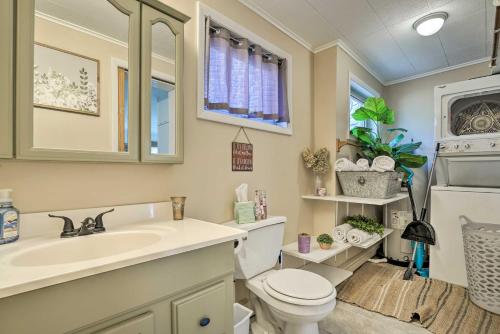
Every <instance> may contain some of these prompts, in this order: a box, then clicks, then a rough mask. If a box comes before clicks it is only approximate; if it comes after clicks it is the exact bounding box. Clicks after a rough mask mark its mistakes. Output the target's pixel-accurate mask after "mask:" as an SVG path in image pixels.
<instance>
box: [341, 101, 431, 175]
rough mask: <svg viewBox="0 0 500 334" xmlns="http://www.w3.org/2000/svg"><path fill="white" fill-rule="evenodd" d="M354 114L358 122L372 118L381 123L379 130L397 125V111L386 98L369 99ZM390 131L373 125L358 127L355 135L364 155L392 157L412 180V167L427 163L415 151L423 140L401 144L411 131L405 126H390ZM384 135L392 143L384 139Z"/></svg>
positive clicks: (352, 131)
mask: <svg viewBox="0 0 500 334" xmlns="http://www.w3.org/2000/svg"><path fill="white" fill-rule="evenodd" d="M352 117H353V118H354V119H355V120H357V121H366V120H371V121H373V122H375V123H376V124H377V129H381V128H382V126H381V124H384V125H391V124H394V111H393V110H392V109H391V108H389V107H388V106H387V105H386V104H385V101H384V99H383V98H377V97H370V98H368V99H366V101H365V103H364V105H363V107H361V108H359V109H357V110H356V111H355V112H354V113H353V115H352ZM386 131H387V132H388V133H389V134H390V135H387V136H382V134H381V133H379V132H377V133H375V132H374V131H373V130H372V129H371V128H367V127H355V128H353V129H352V130H351V134H352V135H353V136H354V137H355V138H356V139H357V140H358V141H359V143H360V146H361V153H362V157H363V158H366V159H369V160H373V159H375V158H376V157H378V156H381V155H385V156H389V157H391V158H393V159H394V160H395V162H396V170H398V171H402V172H404V173H405V174H406V178H408V179H409V180H410V182H411V178H412V176H413V174H414V173H413V171H412V170H411V168H419V167H422V166H423V165H425V164H426V163H427V157H426V156H424V155H417V154H413V152H414V151H415V150H416V149H417V148H419V147H420V146H421V145H422V142H413V141H412V142H410V143H407V144H401V142H402V141H403V140H404V138H405V133H406V132H408V130H406V129H405V128H389V129H386ZM398 132H399V133H398ZM382 137H383V138H385V141H388V142H384V139H382Z"/></svg>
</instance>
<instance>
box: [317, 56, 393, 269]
mask: <svg viewBox="0 0 500 334" xmlns="http://www.w3.org/2000/svg"><path fill="white" fill-rule="evenodd" d="M350 74H353V75H354V76H356V77H357V78H359V79H360V80H362V81H363V82H364V83H366V84H368V85H369V86H370V87H371V88H372V89H374V90H376V91H378V92H382V90H383V87H382V85H381V84H380V82H379V81H378V80H377V79H375V78H374V77H373V76H372V75H371V74H370V73H369V72H367V71H366V70H365V69H364V68H363V67H361V66H360V65H359V64H358V63H357V62H356V61H355V60H354V59H352V58H351V57H350V56H349V55H348V54H347V53H346V52H345V51H344V50H343V49H341V48H339V47H332V48H329V49H326V50H323V51H321V52H319V53H317V54H315V55H314V148H315V149H319V148H321V147H327V148H328V149H329V151H330V153H331V163H332V166H333V163H334V162H335V160H336V159H337V156H348V155H349V154H351V151H350V150H348V148H343V149H342V152H341V153H337V152H336V139H337V138H340V139H342V140H345V139H346V137H347V134H348V131H349V129H348V124H349V92H350V81H349V80H350ZM325 185H326V187H327V189H328V192H329V193H330V194H337V193H341V191H340V189H339V186H338V184H337V183H336V177H335V171H334V170H333V169H332V171H331V172H330V173H329V175H327V176H326V177H325ZM311 186H312V184H311ZM310 189H312V187H311V188H310ZM310 205H311V207H313V221H314V234H316V235H317V234H320V233H331V231H332V229H333V227H334V226H335V225H337V224H339V225H340V224H342V220H343V218H344V217H345V216H346V215H347V207H346V206H345V205H342V204H340V205H339V207H338V208H339V212H338V214H337V213H336V206H335V203H334V202H327V201H315V202H313V201H310ZM355 213H361V206H359V205H353V204H351V205H350V206H349V214H355ZM364 213H365V214H367V215H372V216H376V215H379V212H378V210H377V209H376V208H373V207H369V206H366V207H365V208H364ZM337 218H338V220H339V221H338V222H336V219H337ZM361 252H362V250H360V249H352V250H350V251H349V254H348V255H349V256H347V253H346V254H341V255H339V256H337V257H335V258H334V259H332V260H330V261H329V264H335V265H341V264H342V263H343V262H345V261H346V260H347V259H351V258H353V257H354V256H356V255H358V254H359V253H361Z"/></svg>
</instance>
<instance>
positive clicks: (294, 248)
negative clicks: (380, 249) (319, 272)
mask: <svg viewBox="0 0 500 334" xmlns="http://www.w3.org/2000/svg"><path fill="white" fill-rule="evenodd" d="M392 232H394V230H393V229H392V228H387V227H386V228H385V229H384V234H383V235H382V237H381V238H379V237H375V236H374V237H372V238H370V239H368V240H366V241H365V242H363V243H361V244H359V245H354V244H350V243H347V242H346V243H343V242H337V241H334V242H333V244H332V248H330V249H321V248H320V247H319V244H318V242H317V241H316V237H315V236H311V251H310V252H309V253H300V252H299V246H298V242H297V241H295V242H292V243H289V244H287V245H284V246H283V248H282V249H281V250H282V252H283V253H284V254H286V255H290V256H293V257H296V258H299V259H302V260H306V261H309V262H314V263H321V262H324V261H326V260H328V259H330V258H332V257H334V256H337V255H338V254H340V253H342V252H343V251H345V250H347V249H349V248H351V247H358V248H364V249H366V248H369V247H371V246H373V245H375V244H376V243H377V242H379V241H382V240H383V239H385V238H386V237H387V236H388V235H389V234H391V233H392Z"/></svg>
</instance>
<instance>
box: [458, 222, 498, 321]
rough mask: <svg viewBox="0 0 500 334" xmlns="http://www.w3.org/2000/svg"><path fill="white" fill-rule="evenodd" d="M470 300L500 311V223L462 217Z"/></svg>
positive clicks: (478, 304) (494, 311)
mask: <svg viewBox="0 0 500 334" xmlns="http://www.w3.org/2000/svg"><path fill="white" fill-rule="evenodd" d="M460 221H461V223H462V224H463V225H462V235H463V239H464V254H465V267H466V269H467V281H468V283H469V297H470V299H471V301H472V302H473V303H474V304H476V305H477V306H479V307H482V308H484V309H485V310H487V311H490V312H493V313H496V314H500V224H486V223H476V222H472V221H471V220H470V219H469V218H467V217H465V216H460Z"/></svg>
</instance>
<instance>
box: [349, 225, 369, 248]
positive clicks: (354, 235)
mask: <svg viewBox="0 0 500 334" xmlns="http://www.w3.org/2000/svg"><path fill="white" fill-rule="evenodd" d="M372 236H373V234H370V233H368V232H365V231H361V230H358V229H357V228H353V229H352V230H350V231H349V232H347V242H349V243H350V244H353V245H359V244H362V243H363V242H365V241H367V240H368V239H371V238H372Z"/></svg>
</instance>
